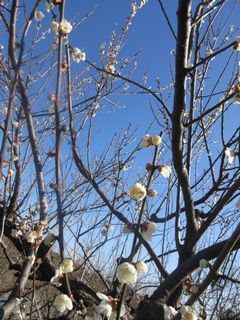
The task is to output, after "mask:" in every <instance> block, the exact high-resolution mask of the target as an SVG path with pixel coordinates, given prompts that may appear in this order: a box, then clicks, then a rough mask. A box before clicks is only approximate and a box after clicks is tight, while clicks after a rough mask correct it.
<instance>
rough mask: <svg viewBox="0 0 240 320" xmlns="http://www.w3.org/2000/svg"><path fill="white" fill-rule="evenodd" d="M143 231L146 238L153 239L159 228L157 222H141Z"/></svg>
mask: <svg viewBox="0 0 240 320" xmlns="http://www.w3.org/2000/svg"><path fill="white" fill-rule="evenodd" d="M140 227H141V233H142V236H143V238H144V239H145V240H147V241H150V240H152V235H153V233H154V232H156V230H157V225H156V223H154V222H152V221H149V220H146V221H145V222H143V223H142V224H141V226H140Z"/></svg>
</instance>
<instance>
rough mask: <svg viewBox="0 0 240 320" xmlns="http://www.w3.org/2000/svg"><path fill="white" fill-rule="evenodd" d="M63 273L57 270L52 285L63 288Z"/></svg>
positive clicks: (51, 281)
mask: <svg viewBox="0 0 240 320" xmlns="http://www.w3.org/2000/svg"><path fill="white" fill-rule="evenodd" d="M61 279H62V273H61V271H60V269H55V275H54V276H53V277H52V278H51V280H50V283H51V284H52V285H54V286H56V287H61V285H62V281H61Z"/></svg>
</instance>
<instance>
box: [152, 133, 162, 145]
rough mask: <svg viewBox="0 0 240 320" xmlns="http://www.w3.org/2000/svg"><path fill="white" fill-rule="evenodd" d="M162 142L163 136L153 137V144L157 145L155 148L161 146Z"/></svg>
mask: <svg viewBox="0 0 240 320" xmlns="http://www.w3.org/2000/svg"><path fill="white" fill-rule="evenodd" d="M161 142H162V137H161V136H158V135H156V136H153V137H152V144H153V145H155V146H159V145H160V143H161Z"/></svg>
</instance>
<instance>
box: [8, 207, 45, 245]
mask: <svg viewBox="0 0 240 320" xmlns="http://www.w3.org/2000/svg"><path fill="white" fill-rule="evenodd" d="M30 215H31V216H32V215H34V212H30ZM46 229H47V220H41V221H40V222H39V223H37V224H36V225H35V226H34V229H32V228H30V226H29V224H28V218H27V219H26V220H23V221H22V223H21V224H20V225H18V226H17V227H16V228H14V229H12V232H11V236H12V237H14V238H19V237H23V238H25V239H26V240H27V242H28V243H32V244H34V243H37V242H40V241H42V240H43V234H44V231H45V230H46Z"/></svg>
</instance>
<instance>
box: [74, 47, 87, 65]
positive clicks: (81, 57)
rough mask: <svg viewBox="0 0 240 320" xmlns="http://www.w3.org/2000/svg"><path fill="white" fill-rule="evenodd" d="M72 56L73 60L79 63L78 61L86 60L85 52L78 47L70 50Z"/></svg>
mask: <svg viewBox="0 0 240 320" xmlns="http://www.w3.org/2000/svg"><path fill="white" fill-rule="evenodd" d="M72 58H73V61H75V62H76V63H79V62H80V61H85V60H86V54H85V52H82V51H81V50H80V49H79V48H74V49H73V52H72Z"/></svg>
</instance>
